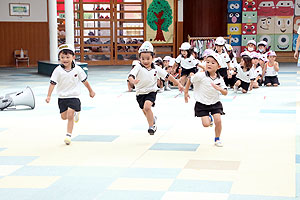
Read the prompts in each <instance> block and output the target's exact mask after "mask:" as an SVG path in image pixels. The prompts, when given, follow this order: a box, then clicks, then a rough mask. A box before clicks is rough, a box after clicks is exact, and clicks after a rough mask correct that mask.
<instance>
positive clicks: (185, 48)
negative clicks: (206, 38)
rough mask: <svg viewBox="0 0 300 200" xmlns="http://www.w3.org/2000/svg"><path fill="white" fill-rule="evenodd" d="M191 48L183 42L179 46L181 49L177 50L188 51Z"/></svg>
mask: <svg viewBox="0 0 300 200" xmlns="http://www.w3.org/2000/svg"><path fill="white" fill-rule="evenodd" d="M190 48H191V45H190V43H188V42H184V43H182V44H181V47H180V48H179V49H180V50H189V49H190Z"/></svg>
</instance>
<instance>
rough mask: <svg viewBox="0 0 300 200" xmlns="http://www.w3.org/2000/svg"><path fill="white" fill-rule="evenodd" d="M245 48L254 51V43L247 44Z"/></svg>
mask: <svg viewBox="0 0 300 200" xmlns="http://www.w3.org/2000/svg"><path fill="white" fill-rule="evenodd" d="M247 49H248V50H249V51H254V50H255V45H254V44H248V47H247Z"/></svg>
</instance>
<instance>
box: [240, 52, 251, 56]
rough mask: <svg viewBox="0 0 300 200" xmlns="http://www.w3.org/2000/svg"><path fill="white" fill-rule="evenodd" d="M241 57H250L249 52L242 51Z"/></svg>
mask: <svg viewBox="0 0 300 200" xmlns="http://www.w3.org/2000/svg"><path fill="white" fill-rule="evenodd" d="M241 56H249V57H250V52H249V51H243V52H242V53H241Z"/></svg>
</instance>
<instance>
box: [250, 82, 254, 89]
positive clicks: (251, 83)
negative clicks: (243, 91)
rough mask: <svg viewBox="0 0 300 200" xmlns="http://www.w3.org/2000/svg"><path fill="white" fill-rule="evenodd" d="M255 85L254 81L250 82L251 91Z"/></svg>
mask: <svg viewBox="0 0 300 200" xmlns="http://www.w3.org/2000/svg"><path fill="white" fill-rule="evenodd" d="M253 84H254V80H251V81H250V86H249V91H251V90H252V89H253Z"/></svg>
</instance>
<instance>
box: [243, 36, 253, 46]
mask: <svg viewBox="0 0 300 200" xmlns="http://www.w3.org/2000/svg"><path fill="white" fill-rule="evenodd" d="M249 40H254V41H256V35H242V46H247V43H248V41H249Z"/></svg>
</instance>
